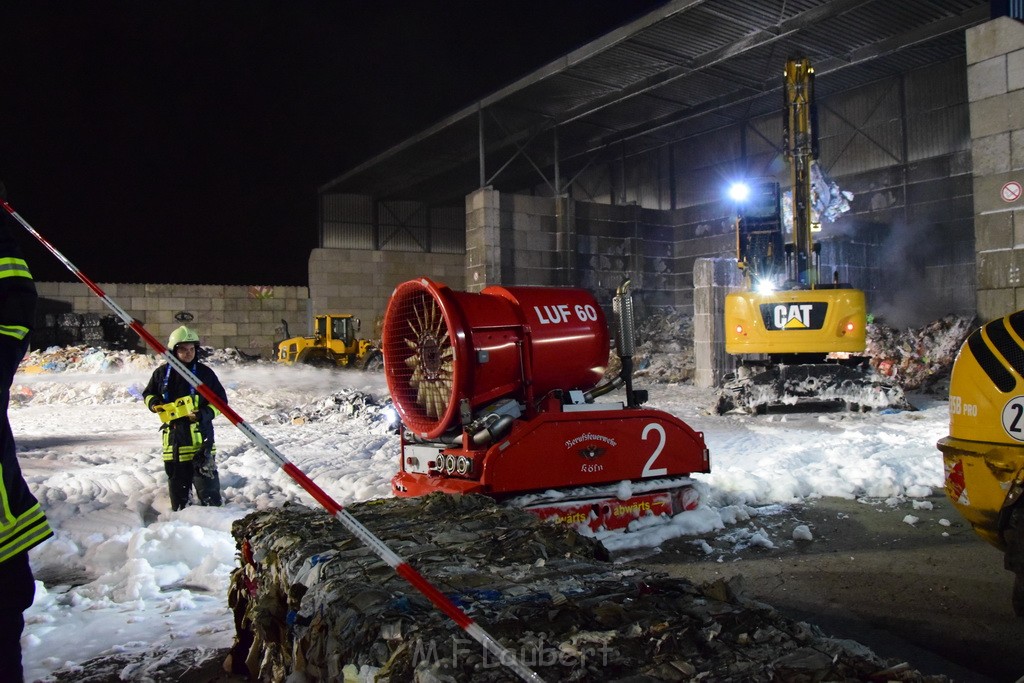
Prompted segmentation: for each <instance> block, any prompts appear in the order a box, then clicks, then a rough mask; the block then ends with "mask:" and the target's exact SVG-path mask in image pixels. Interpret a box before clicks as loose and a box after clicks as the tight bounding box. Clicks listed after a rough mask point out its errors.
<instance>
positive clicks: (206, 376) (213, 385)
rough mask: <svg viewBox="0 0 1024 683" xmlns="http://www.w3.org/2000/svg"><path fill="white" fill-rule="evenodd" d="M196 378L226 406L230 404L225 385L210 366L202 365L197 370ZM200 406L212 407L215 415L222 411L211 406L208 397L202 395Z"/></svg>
mask: <svg viewBox="0 0 1024 683" xmlns="http://www.w3.org/2000/svg"><path fill="white" fill-rule="evenodd" d="M196 376H197V377H198V378H199V379H201V380H202V381H203V384H205V385H206V386H208V387H209V388H210V391H212V392H213V393H215V394H217V396H218V398H220V400H221V401H223V402H224V403H225V404H226V403H227V402H228V394H227V392H226V391H224V385H222V384H221V383H220V379H218V377H217V373H215V372H214V371H213V370H212V369H211V368H210V366H208V365H204V364H202V363H200V364H199V366H198V368H197V369H196ZM199 406H200V407H203V406H210V408H212V409H213V411H214V414H219V413H220V411H219V410H217V408H216V407H215V406H213V405H211V404H210V402H209V401H207V400H206V397H205V396H202V395H200V397H199Z"/></svg>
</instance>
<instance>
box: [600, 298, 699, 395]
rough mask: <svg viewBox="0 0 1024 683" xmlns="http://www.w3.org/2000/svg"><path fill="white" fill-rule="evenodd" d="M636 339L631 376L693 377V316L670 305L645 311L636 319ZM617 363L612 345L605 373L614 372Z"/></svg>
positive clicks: (658, 379) (672, 379)
mask: <svg viewBox="0 0 1024 683" xmlns="http://www.w3.org/2000/svg"><path fill="white" fill-rule="evenodd" d="M636 342H637V343H636V350H635V352H634V354H633V376H634V377H637V378H643V379H645V380H647V381H649V382H655V383H659V384H672V383H676V382H692V381H693V376H694V371H695V368H696V365H697V363H696V361H695V359H694V355H693V316H691V315H687V314H685V313H680V312H678V311H675V310H672V309H666V310H662V311H659V312H657V313H655V314H653V315H649V316H647V317H645V318H644V319H643V320H641V321H638V323H637V326H636ZM621 367H622V364H621V362H620V361H619V356H618V352H617V351H616V350H615V349H612V351H611V353H610V354H609V357H608V370H607V372H606V373H605V376H606V377H615V376H617V375H618V374H619V371H620V369H621Z"/></svg>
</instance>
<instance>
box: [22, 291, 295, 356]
mask: <svg viewBox="0 0 1024 683" xmlns="http://www.w3.org/2000/svg"><path fill="white" fill-rule="evenodd" d="M98 286H99V287H100V289H102V290H103V291H104V292H105V293H106V294H107V296H108V297H109V298H110V299H112V300H113V301H116V302H117V303H118V305H119V306H121V308H123V309H124V310H125V312H126V313H128V314H129V315H131V316H132V317H134V318H135V319H137V320H140V321H142V323H143V324H144V325H145V328H146V329H147V330H148V331H149V332H150V333H151V334H152V335H153V336H154V337H156V338H157V339H158V340H160V341H161V343H166V342H167V338H168V337H169V336H170V333H171V332H172V331H173V330H174V329H175V328H177V327H178V326H179V325H181V324H182V322H181V319H185V318H191V319H190V320H189V321H188V322H186V323H185V324H187V325H189V326H190V327H194V328H195V329H196V331H197V332H198V333H199V336H200V338H201V339H202V343H203V345H204V346H212V347H214V348H236V349H239V350H241V351H243V352H245V353H247V354H250V355H259V356H261V357H263V358H271V357H272V354H273V350H274V347H275V345H276V344H277V342H278V341H280V340H281V339H282V338H283V336H282V335H283V325H282V324H281V320H282V319H284V320H286V321H287V322H288V325H289V327H290V330H291V332H292V333H293V334H294V333H295V332H296V331H297V330H304V329H305V327H306V325H307V322H306V320H307V313H306V311H307V299H308V296H309V292H308V290H307V289H306V288H305V287H295V286H286V287H281V286H253V287H241V286H226V285H175V284H124V283H110V284H98ZM36 288H37V290H38V292H39V306H38V313H39V316H38V317H40V318H42V316H45V315H46V314H47V313H54V312H72V313H79V314H81V313H96V314H99V315H101V316H103V315H108V314H112V313H111V311H110V310H109V309H108V308H107V307H106V305H104V303H103V301H101V300H100V299H99V298H98V297H97V296H96V295H95V294H93V293H92V291H91V290H89V289H88V288H87V287H86V286H85V285H84V284H82V283H81V282H37V283H36ZM39 324H40V325H41V324H42V320H40V323H39ZM138 349H139V350H140V351H142V350H146V349H145V344H144V343H142V342H141V341H140V342H139V346H138Z"/></svg>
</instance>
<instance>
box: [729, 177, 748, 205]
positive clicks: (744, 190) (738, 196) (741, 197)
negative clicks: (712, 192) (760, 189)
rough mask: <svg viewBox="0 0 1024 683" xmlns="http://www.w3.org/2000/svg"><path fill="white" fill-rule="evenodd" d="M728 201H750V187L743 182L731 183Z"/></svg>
mask: <svg viewBox="0 0 1024 683" xmlns="http://www.w3.org/2000/svg"><path fill="white" fill-rule="evenodd" d="M729 199H731V200H733V201H734V202H745V201H747V200H748V199H750V185H747V184H746V183H743V182H737V183H733V184H732V185H730V186H729Z"/></svg>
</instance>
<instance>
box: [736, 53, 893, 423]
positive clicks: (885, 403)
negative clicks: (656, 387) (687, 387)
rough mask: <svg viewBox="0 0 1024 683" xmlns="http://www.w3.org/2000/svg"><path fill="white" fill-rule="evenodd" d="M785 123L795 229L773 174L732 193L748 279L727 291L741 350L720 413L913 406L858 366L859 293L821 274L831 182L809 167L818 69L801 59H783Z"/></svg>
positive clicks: (863, 320) (862, 333)
mask: <svg viewBox="0 0 1024 683" xmlns="http://www.w3.org/2000/svg"><path fill="white" fill-rule="evenodd" d="M783 130H784V135H785V152H786V158H787V161H788V162H789V169H790V181H791V183H792V192H791V195H792V204H791V208H792V217H793V220H792V230H789V229H787V227H786V226H785V225H784V223H783V205H782V195H781V192H780V185H779V183H778V182H777V181H774V180H767V181H762V182H759V183H757V184H755V185H754V186H753V187H749V186H746V185H743V186H740V187H739V188H737V187H734V188H733V189H732V190H731V191H730V194H731V196H732V198H733V200H734V201H736V203H737V219H736V254H737V263H738V265H739V268H740V270H741V271H742V272H743V276H744V285H743V288H742V290H741V291H737V292H733V293H731V294H729V295H727V296H726V299H725V319H724V322H725V350H726V353H729V354H731V355H734V356H737V357H738V360H739V372H737V374H736V375H735V376H733V377H727V378H726V384H725V386H724V388H723V390H722V392H721V393H720V395H719V401H718V406H717V411H718V412H720V413H722V412H728V411H729V410H733V409H741V410H745V411H748V412H761V411H762V410H765V409H767V408H768V407H770V406H781V405H793V404H797V403H807V402H812V403H815V404H824V403H841V404H843V405H845V406H847V407H853V406H857V407H860V408H879V407H890V406H900V407H909V404H906V400H905V398H904V397H903V392H902V391H901V390H900V389H899V388H898V387H896V386H895V385H893V384H892V383H891V382H886V381H885V380H883V379H882V378H879V377H872V378H870V379H869V378H868V377H867V375H866V374H865V372H864V367H863V366H865V365H866V360H867V359H866V358H864V357H863V356H861V355H860V354H863V353H864V350H865V338H866V333H867V311H866V307H865V299H864V292H862V291H861V290H859V289H854V288H853V287H852V286H851V285H849V284H843V283H840V282H839V277H838V273H835V274H833V276H832V277H831V278H828V279H826V280H825V281H823V280H822V278H821V277H820V274H819V265H820V264H819V254H820V251H821V245H820V244H816V243H815V242H814V239H813V234H814V233H815V232H817V231H818V230H820V223H819V222H818V217H817V216H816V215H815V211H814V207H815V205H816V204H817V205H818V206H820V205H821V197H820V195H821V194H822V192H825V193H828V191H829V187H828V184H827V183H825V181H824V180H823V175H822V174H821V173H820V172H819V171H817V169H816V167H815V164H816V161H815V159H816V158H817V156H818V144H817V121H816V114H815V105H814V70H813V69H812V68H811V66H810V63H809V62H808V60H806V59H791V60H789V61H788V62H787V63H786V70H785V119H784V126H783ZM823 185H824V187H822V186H823Z"/></svg>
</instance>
